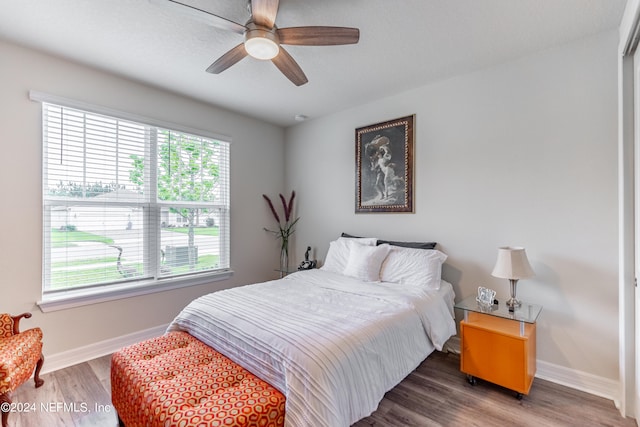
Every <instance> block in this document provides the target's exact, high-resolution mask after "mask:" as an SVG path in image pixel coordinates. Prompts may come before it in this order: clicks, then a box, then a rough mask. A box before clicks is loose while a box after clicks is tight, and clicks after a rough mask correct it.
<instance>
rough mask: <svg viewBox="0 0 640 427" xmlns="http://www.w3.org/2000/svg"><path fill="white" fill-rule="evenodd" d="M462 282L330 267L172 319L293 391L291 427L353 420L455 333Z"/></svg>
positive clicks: (194, 305)
mask: <svg viewBox="0 0 640 427" xmlns="http://www.w3.org/2000/svg"><path fill="white" fill-rule="evenodd" d="M452 306H453V290H452V288H451V285H450V284H448V283H446V282H443V283H442V286H441V289H440V291H430V292H427V291H424V290H422V289H420V288H417V287H406V286H402V285H398V284H392V283H366V282H361V281H359V280H357V279H353V278H348V277H345V276H342V275H339V274H335V273H330V272H326V271H323V270H309V271H303V272H298V273H294V274H291V275H288V276H286V277H285V278H283V279H280V280H274V281H270V282H265V283H259V284H255V285H248V286H242V287H237V288H232V289H227V290H223V291H219V292H214V293H211V294H209V295H205V296H203V297H200V298H198V299H196V300H194V301H193V302H191V303H190V304H189V305H188V306H187V307H185V308H184V310H183V311H182V312H181V313H180V314H179V315H178V316H177V317H176V319H175V320H174V321H173V322H172V323H171V325H170V326H169V329H168V330H169V331H173V330H184V331H187V332H189V333H190V334H191V335H193V336H195V337H196V338H198V339H199V340H201V341H203V342H204V343H206V344H208V345H209V346H211V347H213V348H215V349H216V350H218V351H219V352H220V353H222V354H224V355H226V356H227V357H229V358H230V359H231V360H233V361H235V362H236V363H238V364H239V365H241V366H243V367H244V368H246V369H247V370H249V371H251V372H252V373H254V374H255V375H257V376H258V377H260V378H262V379H263V380H265V381H266V382H268V383H269V384H271V385H273V386H274V387H275V388H277V389H278V390H280V391H281V392H282V393H283V394H284V395H285V397H286V416H285V426H287V427H304V426H308V427H321V426H326V427H341V426H344V427H347V426H350V425H351V424H353V423H354V422H356V421H358V420H359V419H361V418H363V417H366V416H368V415H370V414H371V413H372V412H373V411H375V410H376V408H377V406H378V404H379V402H380V400H382V398H383V396H384V393H385V392H387V391H388V390H390V389H392V388H393V387H394V386H395V385H397V384H398V383H399V382H400V381H401V380H402V379H403V378H404V377H405V376H407V375H408V374H409V373H410V372H411V371H413V370H414V369H415V368H416V367H417V366H418V365H419V364H420V363H421V362H422V361H423V360H424V359H425V358H426V357H427V356H428V355H429V354H430V353H431V352H432V351H433V349H434V347H435V348H436V349H442V345H443V344H444V342H445V341H446V340H447V339H448V338H449V337H451V336H452V335H454V334H455V333H456V328H455V322H454V319H453V307H452Z"/></svg>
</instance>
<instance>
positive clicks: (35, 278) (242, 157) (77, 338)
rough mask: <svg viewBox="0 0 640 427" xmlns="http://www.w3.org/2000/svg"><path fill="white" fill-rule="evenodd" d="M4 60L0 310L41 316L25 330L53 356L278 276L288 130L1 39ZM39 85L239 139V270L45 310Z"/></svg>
mask: <svg viewBox="0 0 640 427" xmlns="http://www.w3.org/2000/svg"><path fill="white" fill-rule="evenodd" d="M0 58H2V67H0V92H1V93H2V96H0V129H1V130H2V137H1V138H0V151H1V152H2V153H3V154H2V167H1V168H0V182H2V183H3V186H2V187H3V190H2V200H3V201H2V209H0V224H1V226H2V232H1V233H0V254H1V255H0V272H1V275H0V312H10V313H21V312H24V311H31V312H33V314H34V316H33V318H32V319H30V320H28V321H26V322H25V324H24V327H31V326H36V325H37V326H40V327H41V328H42V329H43V332H44V353H45V357H47V356H48V355H52V354H57V353H61V352H68V351H70V350H75V349H79V348H81V347H83V346H92V345H95V344H96V343H100V342H102V341H106V340H112V339H116V338H118V337H120V336H123V335H127V334H131V333H135V332H137V331H141V330H145V329H149V328H153V327H156V326H159V325H163V324H167V323H168V322H170V321H171V319H173V317H175V315H176V314H177V313H178V312H179V310H181V309H182V308H183V307H184V306H185V305H186V304H187V303H188V302H189V301H191V300H192V299H193V298H195V297H197V296H200V295H202V294H205V293H208V292H211V291H213V290H215V289H220V288H223V287H229V286H232V285H236V284H246V283H251V282H256V281H261V280H264V279H265V277H266V278H269V277H270V276H271V275H274V274H275V273H274V272H273V268H274V266H276V265H277V262H278V261H277V260H278V251H277V245H276V242H275V241H274V239H273V237H272V236H270V235H268V234H267V233H265V232H264V231H263V230H262V227H263V226H264V225H269V224H271V221H272V218H271V217H270V214H269V212H268V210H267V208H266V205H265V203H264V200H263V199H262V197H261V195H262V194H263V193H268V194H269V193H273V194H277V193H278V192H280V191H282V188H283V187H284V172H283V170H284V160H283V157H284V147H283V139H284V132H283V130H282V128H280V127H277V126H273V125H270V124H266V123H264V122H260V121H257V120H254V119H250V118H247V117H243V116H240V115H238V114H235V113H230V112H228V111H225V110H221V109H217V108H213V107H211V106H209V105H206V104H203V103H200V102H197V101H194V100H191V99H187V98H185V97H181V96H177V95H175V94H172V93H169V92H166V91H163V90H159V89H156V88H152V87H149V86H144V85H141V84H138V83H135V82H132V81H130V80H125V79H122V78H119V77H116V76H113V75H110V74H106V73H103V72H100V71H96V70H94V69H90V68H87V67H85V66H82V65H79V64H74V63H71V62H68V61H65V60H62V59H58V58H54V57H51V56H48V55H44V54H41V53H38V52H35V51H32V50H29V49H25V48H22V47H19V46H16V45H13V44H9V43H5V42H0ZM29 90H37V91H41V92H46V93H49V94H53V95H58V96H62V97H66V98H71V99H75V100H77V101H84V102H87V103H91V104H95V105H100V106H103V107H108V108H113V109H117V110H120V111H125V112H129V113H133V114H137V115H141V116H145V117H149V118H154V119H160V120H165V121H168V122H172V123H178V124H181V125H184V126H190V127H192V128H196V129H203V130H207V131H210V132H214V133H217V134H223V135H228V136H230V137H232V139H233V142H232V145H231V232H232V237H231V266H232V268H233V269H234V270H235V274H234V276H233V277H232V278H231V279H230V280H226V281H221V282H216V283H213V284H209V285H202V286H195V287H190V288H184V289H179V290H174V291H166V292H161V293H156V294H152V295H145V296H139V297H134V298H127V299H122V300H118V301H112V302H105V303H100V304H94V305H89V306H84V307H79V308H73V309H67V310H62V311H56V312H51V313H46V314H45V313H42V312H40V310H39V309H38V308H37V306H36V305H35V302H36V301H38V300H40V298H41V287H42V281H41V276H42V267H41V263H42V257H41V254H42V243H41V242H42V195H41V194H42V185H41V176H42V173H41V153H42V150H41V145H42V136H41V108H40V104H39V103H36V102H32V101H30V100H29V98H28V92H29ZM265 254H268V255H267V256H265ZM107 350H108V349H107ZM89 353H91V352H89ZM72 357H73V356H72ZM72 361H73V360H71V362H72ZM45 369H47V363H45Z"/></svg>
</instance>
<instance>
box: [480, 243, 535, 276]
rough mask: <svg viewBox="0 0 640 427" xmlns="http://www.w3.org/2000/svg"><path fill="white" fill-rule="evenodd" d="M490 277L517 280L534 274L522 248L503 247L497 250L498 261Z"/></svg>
mask: <svg viewBox="0 0 640 427" xmlns="http://www.w3.org/2000/svg"><path fill="white" fill-rule="evenodd" d="M491 275H492V276H493V277H500V278H501V279H516V280H517V279H524V278H527V277H533V276H534V273H533V270H532V269H531V265H530V264H529V260H528V259H527V253H526V252H525V251H524V248H521V247H513V246H504V247H501V248H498V260H497V261H496V266H495V267H494V268H493V272H491Z"/></svg>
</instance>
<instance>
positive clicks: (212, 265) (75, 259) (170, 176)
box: [32, 96, 229, 306]
mask: <svg viewBox="0 0 640 427" xmlns="http://www.w3.org/2000/svg"><path fill="white" fill-rule="evenodd" d="M32 98H33V96H32ZM42 111H43V248H44V250H43V301H45V302H46V301H47V300H55V299H56V298H60V296H62V298H64V297H65V296H67V297H69V296H76V295H82V296H86V295H92V294H99V293H103V292H108V291H114V290H115V291H118V292H121V291H122V290H123V289H131V288H141V287H145V288H153V287H156V288H158V287H160V288H162V286H163V285H166V284H176V283H187V282H189V281H191V282H193V280H194V278H195V279H198V278H200V279H202V278H203V277H206V278H207V279H208V280H211V276H212V275H214V276H215V274H216V273H225V272H227V273H228V272H229V143H228V142H226V141H224V140H219V139H215V138H210V137H205V136H199V135H198V134H196V132H194V133H189V132H184V131H182V130H173V129H171V128H169V127H162V126H155V125H149V124H146V123H144V122H142V121H140V122H138V121H133V120H126V119H123V118H119V117H112V116H109V115H105V114H100V113H96V112H91V111H84V110H82V109H77V108H71V107H68V106H62V105H57V104H53V103H48V102H43V104H42ZM202 281H203V280H200V282H202ZM41 306H42V304H41Z"/></svg>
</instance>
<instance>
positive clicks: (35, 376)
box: [2, 354, 44, 427]
mask: <svg viewBox="0 0 640 427" xmlns="http://www.w3.org/2000/svg"><path fill="white" fill-rule="evenodd" d="M43 363H44V354H40V359H38V363H36V372H35V373H34V374H33V381H34V382H35V383H36V388H38V387H40V386H41V385H42V384H44V380H43V379H41V378H40V369H42V364H43ZM2 427H4V426H2Z"/></svg>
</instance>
